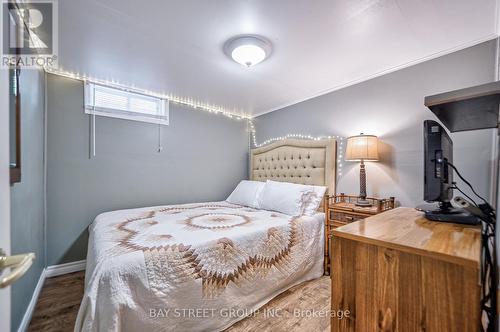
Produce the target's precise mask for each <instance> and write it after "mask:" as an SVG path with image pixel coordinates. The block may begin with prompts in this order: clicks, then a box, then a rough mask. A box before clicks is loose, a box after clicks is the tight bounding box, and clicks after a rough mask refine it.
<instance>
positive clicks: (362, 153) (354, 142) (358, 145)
mask: <svg viewBox="0 0 500 332" xmlns="http://www.w3.org/2000/svg"><path fill="white" fill-rule="evenodd" d="M345 159H346V160H353V161H354V160H378V143H377V136H373V135H363V134H361V135H358V136H351V137H349V138H348V139H347V148H346V152H345Z"/></svg>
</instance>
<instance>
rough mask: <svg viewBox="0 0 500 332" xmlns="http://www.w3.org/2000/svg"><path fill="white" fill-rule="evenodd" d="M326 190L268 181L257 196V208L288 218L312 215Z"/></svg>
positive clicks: (318, 187)
mask: <svg viewBox="0 0 500 332" xmlns="http://www.w3.org/2000/svg"><path fill="white" fill-rule="evenodd" d="M325 191H326V188H325V187H320V186H309V185H302V184H295V183H289V182H276V181H270V180H268V181H267V182H266V185H265V186H264V189H263V190H262V193H261V194H260V196H259V200H258V201H259V208H261V209H264V210H272V211H278V212H281V213H285V214H288V215H290V216H300V215H303V214H308V215H313V214H314V213H316V209H317V208H318V207H319V205H320V204H321V200H322V198H323V195H324V194H325Z"/></svg>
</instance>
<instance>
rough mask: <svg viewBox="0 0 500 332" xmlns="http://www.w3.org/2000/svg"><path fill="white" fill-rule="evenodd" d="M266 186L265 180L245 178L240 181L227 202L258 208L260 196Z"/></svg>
mask: <svg viewBox="0 0 500 332" xmlns="http://www.w3.org/2000/svg"><path fill="white" fill-rule="evenodd" d="M264 186H265V182H261V181H248V180H243V181H241V182H240V183H238V185H237V186H236V188H235V189H234V190H233V192H232V193H231V195H229V197H228V198H227V199H226V202H228V203H232V204H238V205H244V206H250V207H253V208H257V209H258V208H259V203H258V196H259V194H260V193H261V191H262V188H264Z"/></svg>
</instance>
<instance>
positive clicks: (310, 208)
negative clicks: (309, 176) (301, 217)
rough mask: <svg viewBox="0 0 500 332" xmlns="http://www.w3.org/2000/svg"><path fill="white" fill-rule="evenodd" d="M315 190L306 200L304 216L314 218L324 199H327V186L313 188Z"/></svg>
mask: <svg viewBox="0 0 500 332" xmlns="http://www.w3.org/2000/svg"><path fill="white" fill-rule="evenodd" d="M311 187H312V189H313V194H311V195H309V196H308V197H307V198H308V199H306V200H305V207H304V214H305V215H308V216H313V215H315V214H316V212H318V208H319V206H320V205H321V201H322V200H323V197H325V192H326V187H325V186H311Z"/></svg>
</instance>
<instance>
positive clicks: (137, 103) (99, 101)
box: [85, 82, 169, 125]
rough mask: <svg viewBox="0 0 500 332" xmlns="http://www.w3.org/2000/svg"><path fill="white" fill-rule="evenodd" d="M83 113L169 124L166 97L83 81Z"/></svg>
mask: <svg viewBox="0 0 500 332" xmlns="http://www.w3.org/2000/svg"><path fill="white" fill-rule="evenodd" d="M85 113H87V114H94V115H99V116H107V117H111V118H118V119H126V120H133V121H142V122H149V123H156V124H162V125H168V124H169V102H168V100H167V99H163V98H159V97H154V96H150V95H146V94H143V93H140V92H135V91H130V90H126V89H121V88H115V87H109V86H104V85H100V84H96V83H89V82H86V83H85Z"/></svg>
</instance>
